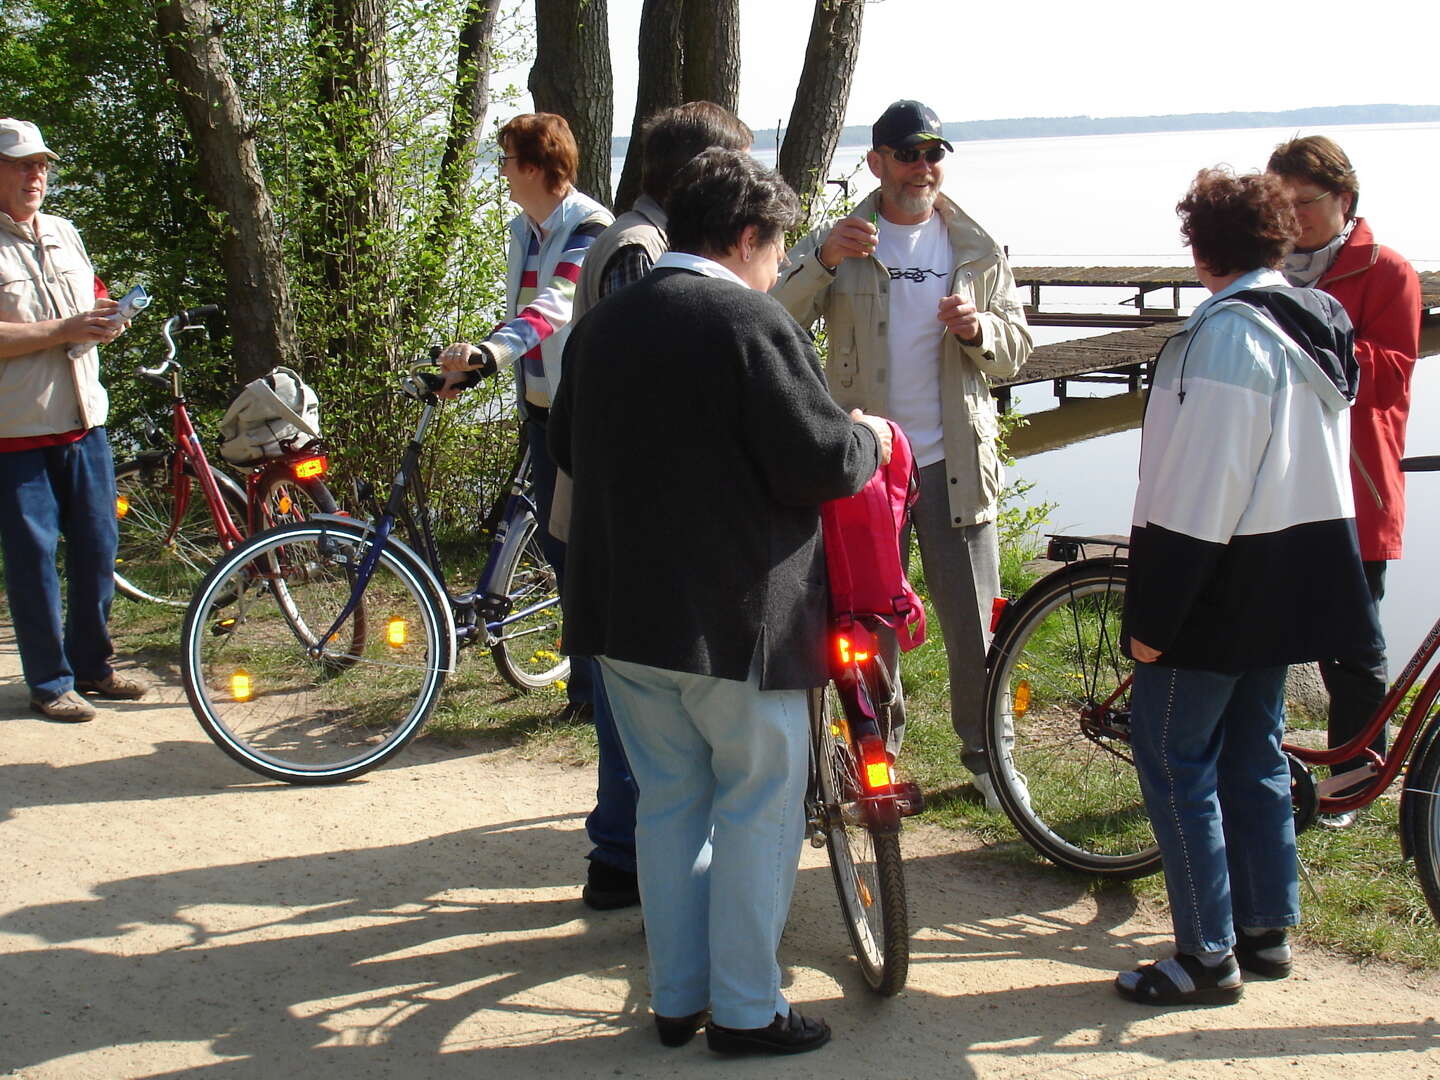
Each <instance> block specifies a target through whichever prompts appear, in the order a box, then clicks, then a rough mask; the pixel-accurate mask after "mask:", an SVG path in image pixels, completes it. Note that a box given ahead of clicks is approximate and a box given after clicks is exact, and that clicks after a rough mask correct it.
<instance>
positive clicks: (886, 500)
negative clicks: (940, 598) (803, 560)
mask: <svg viewBox="0 0 1440 1080" xmlns="http://www.w3.org/2000/svg"><path fill="white" fill-rule="evenodd" d="M887 423H889V421H887ZM890 432H891V434H892V436H893V442H892V446H891V451H890V460H889V462H887V463H886V464H884V465H881V466H880V468H878V469H876V470H875V475H874V476H872V477H871V478H870V479H869V481H868V482H867V483H866V484H865V486H864V487H863V488H861V489H860V490H859V491H858V492H857V493H856V494H854V495H851V496H850V497H849V498H846V499H835V500H833V501H831V502H827V503H824V504H822V505H821V507H820V524H821V528H822V529H823V531H824V535H825V564H826V567H827V568H828V569H829V571H830V615H831V617H832V618H834V619H836V620H841V621H842V622H843V621H849V620H852V619H854V617H855V616H856V615H875V616H877V617H879V618H880V619H882V620H883V621H884V622H885V624H886V625H887V626H889V627H890V628H891V629H892V630H894V631H895V636H896V638H898V639H899V642H900V648H901V649H902V650H904V651H907V652H908V651H909V650H910V649H913V648H914V647H915V646H916V645H919V644H921V643H922V642H924V640H925V608H924V605H922V604H921V603H920V597H919V596H918V595H916V593H915V590H914V588H912V587H911V585H910V582H909V581H907V580H906V578H905V562H904V559H903V558H902V557H901V554H900V530H901V529H902V528H904V526H905V519H906V516H907V515H908V514H909V513H910V507H911V506H913V505H914V504H915V500H916V499H917V498H918V497H919V495H920V478H919V473H918V472H917V471H916V468H915V458H914V455H913V454H912V453H911V452H910V441H909V440H908V439H906V438H905V433H904V432H903V431H901V430H900V425H898V424H895V423H890Z"/></svg>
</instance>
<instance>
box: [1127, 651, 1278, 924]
mask: <svg viewBox="0 0 1440 1080" xmlns="http://www.w3.org/2000/svg"><path fill="white" fill-rule="evenodd" d="M1130 706H1131V720H1132V724H1133V732H1132V738H1133V740H1134V749H1135V765H1136V768H1137V770H1138V771H1139V774H1140V787H1141V790H1142V791H1143V792H1144V794H1145V806H1146V809H1147V810H1148V811H1149V813H1150V820H1151V822H1152V823H1153V825H1154V827H1155V838H1156V840H1157V841H1158V842H1159V844H1160V855H1161V857H1162V859H1163V862H1164V866H1165V889H1166V892H1167V893H1168V894H1169V897H1170V917H1171V920H1172V921H1173V922H1174V926H1175V944H1176V946H1177V947H1178V948H1179V950H1180V951H1181V952H1186V953H1197V952H1212V951H1216V950H1220V949H1228V948H1230V947H1231V946H1232V945H1234V944H1235V928H1236V927H1237V926H1243V927H1256V928H1258V927H1279V926H1294V925H1295V924H1296V923H1297V922H1299V921H1300V880H1299V862H1298V860H1297V858H1296V853H1295V819H1294V816H1293V814H1292V812H1291V809H1290V768H1289V765H1288V764H1287V763H1286V760H1285V755H1284V753H1283V752H1282V751H1281V749H1280V739H1281V735H1282V733H1283V731H1284V726H1285V668H1284V667H1270V668H1254V669H1252V670H1249V671H1244V672H1238V673H1227V672H1220V671H1194V670H1186V669H1181V668H1171V667H1163V666H1161V665H1159V664H1136V665H1135V682H1134V686H1133V688H1132V693H1131V699H1130Z"/></svg>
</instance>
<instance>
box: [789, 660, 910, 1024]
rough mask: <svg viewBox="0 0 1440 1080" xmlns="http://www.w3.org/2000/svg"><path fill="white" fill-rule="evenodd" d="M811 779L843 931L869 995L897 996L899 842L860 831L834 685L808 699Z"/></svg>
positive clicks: (903, 924) (901, 956)
mask: <svg viewBox="0 0 1440 1080" xmlns="http://www.w3.org/2000/svg"><path fill="white" fill-rule="evenodd" d="M811 708H812V709H815V708H818V709H820V710H821V712H820V715H819V716H818V717H816V718H815V719H814V722H813V723H812V730H813V733H814V754H815V771H816V774H817V780H818V789H819V797H820V800H821V803H822V806H821V813H822V820H823V826H824V830H825V844H826V847H827V848H828V849H829V852H830V870H831V872H832V874H833V875H834V877H835V891H836V893H837V894H838V895H839V897H840V910H841V911H842V912H843V913H844V915H845V929H846V931H848V933H849V935H850V943H851V944H852V945H853V946H854V947H855V958H856V959H857V960H858V961H859V962H860V970H861V972H862V973H863V974H864V976H865V981H866V982H867V983H868V984H869V985H870V988H871V989H872V990H874V991H875V992H876V993H879V994H885V995H887V996H888V995H890V994H896V993H898V992H899V991H900V990H901V989H902V988H903V987H904V985H905V979H906V977H907V975H908V974H909V972H910V925H909V924H910V920H909V912H908V910H907V902H906V896H905V867H904V864H903V863H902V862H901V860H900V837H899V836H898V835H896V834H894V833H875V832H872V831H870V830H869V829H868V828H866V825H865V818H864V815H863V813H862V812H861V808H860V804H859V802H858V801H857V800H858V799H859V796H860V793H861V790H862V789H861V786H860V763H859V761H858V760H857V759H856V756H855V750H854V748H853V746H852V745H851V742H850V736H849V728H848V725H847V722H846V719H845V711H844V708H843V706H842V705H841V703H840V697H839V695H838V693H837V692H836V690H835V684H834V683H827V684H826V686H825V689H824V691H823V692H821V691H816V692H814V693H813V694H812V695H811Z"/></svg>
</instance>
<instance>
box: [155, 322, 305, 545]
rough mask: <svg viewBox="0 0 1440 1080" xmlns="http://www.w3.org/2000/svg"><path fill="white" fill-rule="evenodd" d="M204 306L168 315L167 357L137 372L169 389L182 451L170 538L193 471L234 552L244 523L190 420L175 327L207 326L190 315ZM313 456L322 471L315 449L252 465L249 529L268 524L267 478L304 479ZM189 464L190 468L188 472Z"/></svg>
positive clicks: (163, 332) (176, 463) (164, 330)
mask: <svg viewBox="0 0 1440 1080" xmlns="http://www.w3.org/2000/svg"><path fill="white" fill-rule="evenodd" d="M205 311H206V309H205V308H195V309H193V310H191V311H187V312H185V313H183V314H181V315H175V316H172V317H171V318H169V319H166V320H165V322H164V323H163V324H162V325H161V327H160V336H161V337H162V338H164V340H165V350H166V353H165V359H164V360H163V361H161V362H160V363H159V364H158V365H156V366H155V367H153V368H145V367H140V368H137V369H136V371H135V374H136V375H138V376H139V377H140V378H143V379H146V380H147V381H149V382H152V383H154V384H155V385H156V386H159V387H161V388H163V389H165V390H167V391H168V392H169V394H170V431H171V438H172V439H173V441H174V445H175V448H176V451H177V452H176V453H175V454H174V455H173V457H172V459H171V464H170V486H171V489H172V490H173V491H174V492H175V504H174V509H173V510H172V512H171V517H170V528H169V531H168V532H167V533H166V536H165V541H166V543H170V542H172V541H173V540H174V539H175V535H176V533H177V532H178V531H179V529H180V523H181V522H182V521H184V519H185V511H186V510H187V509H188V508H189V505H190V498H191V494H192V491H191V488H192V477H191V475H190V473H193V474H194V477H193V479H195V480H198V481H199V483H200V490H201V493H202V494H203V495H204V497H205V503H206V505H207V507H208V508H209V510H210V517H211V519H212V520H213V521H214V523H215V532H216V535H217V537H218V539H219V541H220V544H221V546H222V547H223V548H224V549H225V550H226V551H230V550H232V549H233V548H235V547H236V546H237V545H238V544H240V543H241V542H242V541H243V540H244V539H245V533H242V532H241V530H240V526H239V525H237V524H236V522H235V519H234V518H233V517H231V516H230V508H229V507H228V506H226V505H225V498H224V496H222V495H221V494H220V486H219V484H218V483H217V482H216V480H215V475H214V474H213V473H212V472H211V470H210V460H209V458H207V457H206V455H205V448H204V446H203V444H202V443H201V442H200V436H199V435H198V434H197V433H196V431H195V424H194V422H193V421H192V420H191V419H190V409H189V405H188V403H187V401H186V398H185V391H184V386H183V383H182V377H183V375H184V373H185V367H184V365H183V364H181V363H180V362H179V360H178V359H177V357H178V356H179V351H180V350H179V347H178V346H177V345H176V343H175V338H174V337H173V335H172V331H174V332H179V333H184V332H185V331H186V330H203V329H204V327H203V326H202V325H199V324H195V325H191V324H190V319H191V318H201V317H203V314H204V313H205ZM312 461H319V462H320V463H321V464H320V466H319V468H318V471H316V472H315V473H314V474H313V475H316V476H321V475H323V474H324V472H325V458H324V456H323V455H321V454H317V453H315V452H313V451H306V452H298V453H292V454H287V455H285V456H283V457H279V458H275V459H273V460H271V461H269V462H267V463H266V464H265V465H264V467H263V468H256V469H251V470H249V472H248V473H247V474H246V477H245V507H246V511H245V513H246V520H245V522H244V525H245V530H246V532H248V533H255V532H258V531H259V530H260V529H261V528H263V527H264V526H265V525H267V524H268V522H265V521H263V520H262V508H261V506H260V490H261V488H262V487H263V485H264V483H265V482H266V481H267V480H268V479H269V478H270V477H271V476H272V475H273V474H274V473H276V472H284V473H287V474H289V475H292V476H294V477H295V478H296V479H303V477H302V476H301V475H300V473H299V472H298V471H297V470H298V468H299V467H300V466H301V465H302V464H303V463H305V462H312ZM187 466H188V467H189V473H187V472H186V467H187Z"/></svg>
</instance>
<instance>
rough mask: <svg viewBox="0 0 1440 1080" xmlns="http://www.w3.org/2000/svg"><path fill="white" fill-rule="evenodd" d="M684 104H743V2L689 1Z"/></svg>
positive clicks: (687, 7)
mask: <svg viewBox="0 0 1440 1080" xmlns="http://www.w3.org/2000/svg"><path fill="white" fill-rule="evenodd" d="M684 47H685V78H684V90H683V91H682V96H681V99H680V100H681V101H713V102H714V103H715V104H716V105H722V106H724V107H725V108H727V109H729V110H730V111H731V112H734V111H735V110H736V109H737V108H739V104H740V0H686V3H685V46H684Z"/></svg>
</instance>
